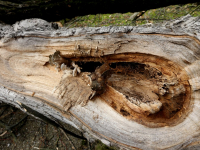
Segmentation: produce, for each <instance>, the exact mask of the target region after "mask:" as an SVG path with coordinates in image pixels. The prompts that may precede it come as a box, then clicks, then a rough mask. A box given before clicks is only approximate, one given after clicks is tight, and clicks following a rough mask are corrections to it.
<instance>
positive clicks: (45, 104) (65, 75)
mask: <svg viewBox="0 0 200 150" xmlns="http://www.w3.org/2000/svg"><path fill="white" fill-rule="evenodd" d="M199 27H200V21H199V18H195V17H191V16H189V15H187V16H184V17H182V18H179V19H177V20H173V21H170V22H166V23H165V24H162V25H151V24H147V25H143V26H137V27H132V26H129V27H96V28H90V27H86V28H72V29H66V28H59V29H57V26H56V25H55V24H50V23H48V22H46V21H44V20H41V19H30V20H23V21H21V22H18V23H16V24H14V25H13V26H8V25H1V31H0V36H1V41H0V68H1V72H0V84H1V86H0V99H1V101H3V102H6V103H9V104H12V105H15V106H16V107H18V108H20V109H22V110H25V107H23V106H26V107H29V108H31V109H33V110H35V111H37V112H39V113H41V114H43V115H45V116H47V117H49V118H50V119H52V120H55V119H57V120H60V121H63V122H65V123H68V124H70V125H72V126H74V127H76V128H77V129H79V130H80V131H82V132H83V133H84V136H85V137H86V138H87V139H89V140H90V139H92V138H93V139H100V140H101V141H102V142H103V143H105V144H107V145H117V146H119V147H124V148H130V149H131V148H132V149H134V148H139V149H180V148H185V147H191V146H198V143H199V138H200V130H199V122H200V116H199V113H200V109H199V108H200V104H199V98H200V92H199V89H200V83H199V82H200V78H199V76H200V67H199V65H200V60H199V59H200V50H199V49H200V41H199V38H200V37H199ZM80 68H81V72H80V70H79V69H80Z"/></svg>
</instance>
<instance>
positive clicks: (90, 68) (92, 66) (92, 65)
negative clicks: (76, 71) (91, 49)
mask: <svg viewBox="0 0 200 150" xmlns="http://www.w3.org/2000/svg"><path fill="white" fill-rule="evenodd" d="M76 64H77V65H78V66H79V67H81V68H82V69H81V72H94V71H95V70H96V68H97V67H100V66H101V65H102V63H100V62H93V61H91V62H82V61H78V62H76Z"/></svg>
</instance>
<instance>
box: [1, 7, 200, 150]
mask: <svg viewBox="0 0 200 150" xmlns="http://www.w3.org/2000/svg"><path fill="white" fill-rule="evenodd" d="M187 14H190V15H192V16H200V4H198V3H193V4H186V5H173V6H168V7H163V8H158V9H152V10H147V11H142V12H127V13H124V14H119V13H116V14H96V15H87V16H78V17H75V18H73V19H71V20H69V19H67V18H65V19H63V20H60V22H61V23H62V25H63V26H65V27H68V28H72V27H84V26H90V27H100V26H111V25H112V26H126V25H128V26H136V25H141V24H145V23H160V22H163V21H168V20H171V19H176V18H178V17H181V16H184V15H187ZM64 126H65V128H66V129H67V130H70V131H71V132H73V133H75V134H80V132H79V131H78V130H77V129H75V128H73V127H71V126H69V125H64ZM117 149H118V148H114V147H107V146H106V145H104V144H102V143H101V142H100V141H95V142H92V143H91V142H88V141H87V140H83V139H78V138H75V137H73V136H71V135H70V134H64V133H63V132H62V131H61V130H60V129H59V128H58V127H55V126H53V125H51V124H49V123H46V122H44V121H41V120H39V119H36V118H34V117H32V116H26V114H25V113H24V112H22V111H20V110H18V109H16V108H14V107H11V106H9V105H7V104H4V103H0V150H117Z"/></svg>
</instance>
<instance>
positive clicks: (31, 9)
mask: <svg viewBox="0 0 200 150" xmlns="http://www.w3.org/2000/svg"><path fill="white" fill-rule="evenodd" d="M192 2H197V0H187V1H182V0H163V1H159V0H143V1H139V2H138V1H137V0H125V1H121V0H107V1H103V0H99V1H93V0H89V1H84V0H73V1H72V0H34V1H30V0H8V1H3V0H0V21H2V22H5V23H9V24H13V23H15V22H16V21H20V20H23V19H28V18H42V19H45V20H47V21H58V20H61V19H63V18H69V19H70V18H73V17H76V16H82V15H87V14H97V13H125V12H137V11H142V10H147V9H154V8H158V7H164V6H168V5H174V4H185V3H192ZM110 8H112V9H110Z"/></svg>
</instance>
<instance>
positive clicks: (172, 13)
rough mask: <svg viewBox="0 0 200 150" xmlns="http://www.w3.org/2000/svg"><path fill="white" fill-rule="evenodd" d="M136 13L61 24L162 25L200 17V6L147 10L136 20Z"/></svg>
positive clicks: (190, 5)
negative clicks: (188, 15) (169, 21)
mask: <svg viewBox="0 0 200 150" xmlns="http://www.w3.org/2000/svg"><path fill="white" fill-rule="evenodd" d="M133 14H134V12H127V13H115V14H96V15H85V16H77V17H75V18H73V19H71V20H69V19H63V20H61V21H60V22H61V23H62V24H63V25H64V26H67V27H70V28H73V27H100V26H136V25H142V24H146V23H160V22H163V21H168V20H171V19H176V18H178V17H181V16H184V15H187V14H190V15H192V16H199V15H200V5H199V4H198V3H192V4H185V5H171V6H167V7H162V8H158V9H150V10H147V11H146V12H145V13H144V14H143V15H141V16H139V17H138V18H137V19H136V20H131V19H130V17H131V16H132V15H133Z"/></svg>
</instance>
